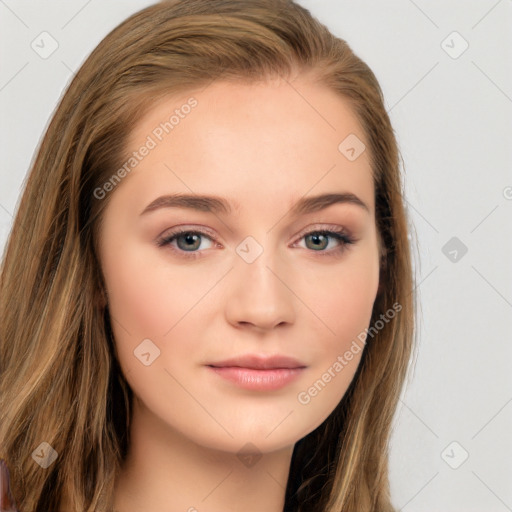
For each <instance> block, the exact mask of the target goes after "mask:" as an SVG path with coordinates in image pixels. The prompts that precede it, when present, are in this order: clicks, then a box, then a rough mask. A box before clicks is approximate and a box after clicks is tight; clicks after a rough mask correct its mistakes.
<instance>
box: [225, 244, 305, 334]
mask: <svg viewBox="0 0 512 512" xmlns="http://www.w3.org/2000/svg"><path fill="white" fill-rule="evenodd" d="M248 261H250V260H245V259H244V258H243V257H238V256H237V257H236V258H235V260H234V268H233V270H232V271H231V272H230V273H229V283H230V284H229V290H228V298H227V302H226V317H227V320H228V322H230V323H231V324H232V325H234V326H235V327H237V328H240V327H242V326H246V327H250V328H252V329H255V330H260V331H268V330H271V329H273V328H274V327H276V326H279V325H286V324H292V323H293V322H294V321H295V300H296V298H295V295H294V294H293V292H292V289H293V283H289V281H291V280H292V272H290V270H289V269H288V270H286V266H285V265H283V264H282V262H281V261H279V260H278V258H276V257H274V253H273V254H271V251H270V250H263V252H262V253H261V254H260V255H259V256H258V257H257V258H256V259H255V260H254V261H252V262H248Z"/></svg>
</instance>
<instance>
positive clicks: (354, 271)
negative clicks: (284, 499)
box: [95, 76, 379, 453]
mask: <svg viewBox="0 0 512 512" xmlns="http://www.w3.org/2000/svg"><path fill="white" fill-rule="evenodd" d="M363 142H364V144H366V141H365V139H364V136H363V132H362V129H361V127H360V125H359V123H358V121H357V119H356V118H355V116H354V114H353V113H352V112H351V110H350V108H349V106H348V104H347V102H346V101H345V100H343V99H340V97H338V96H337V95H335V94H334V93H333V92H331V91H330V90H328V89H326V88H324V86H320V85H315V84H313V83H312V82H310V81H308V80H306V78H305V77H304V76H302V77H301V78H299V79H297V80H295V81H293V82H292V83H289V82H286V81H282V82H272V83H270V82H269V83H267V84H265V85H264V84H258V85H254V84H253V85H245V84H242V83H228V82H222V81H219V82H214V83H213V84H211V85H210V86H209V87H207V88H206V89H205V90H204V91H201V92H197V93H194V94H185V95H182V96H173V97H169V98H166V99H165V101H161V102H160V103H158V104H156V105H155V106H154V108H153V109H152V110H151V111H150V112H148V113H147V114H146V116H145V117H143V118H142V119H139V120H137V123H136V124H135V125H134V126H133V129H132V131H131V136H130V139H129V146H128V148H129V153H130V156H131V157H132V159H131V160H127V165H126V166H125V167H124V171H125V172H123V171H122V170H121V171H117V170H115V169H113V170H112V171H113V174H116V175H117V177H118V178H122V179H121V181H120V182H119V183H118V181H119V180H117V181H114V179H112V180H110V181H109V183H106V184H104V185H103V186H102V188H101V191H100V190H98V189H96V193H95V195H96V196H97V197H98V198H99V199H98V200H102V199H101V197H103V196H105V195H106V194H107V193H108V194H112V197H111V198H110V203H109V205H108V207H107V208H106V210H105V215H104V219H103V221H104V222H103V225H102V228H101V233H100V260H101V266H102V271H103V274H104V277H105V282H106V288H107V295H108V307H109V312H110V315H111V323H112V328H113V332H114V337H115V345H116V350H117V354H118V358H119V361H120V364H121V367H122V370H123V373H124V375H125V377H126V379H127V381H128V382H129V384H130V387H131V388H132V390H133V392H134V395H135V398H136V400H135V404H134V405H135V409H134V411H135V412H134V414H139V415H144V416H145V417H146V419H149V418H150V419H151V420H152V421H157V422H159V424H161V425H164V426H165V427H168V428H169V429H172V430H173V431H174V432H175V433H177V434H180V435H182V436H185V437H186V438H188V439H189V440H191V441H193V442H195V443H197V444H198V445H201V446H205V447H209V448H214V449H221V450H225V451H230V452H238V451H239V450H240V449H241V448H242V447H244V446H245V445H246V444H247V443H249V442H250V443H252V444H253V445H255V446H256V447H257V449H258V450H259V451H261V452H263V453H265V452H269V451H273V450H276V449H279V448H284V447H289V446H292V445H293V444H294V443H296V442H297V441H298V440H299V439H301V438H302V437H304V436H305V435H307V434H308V433H309V432H311V431H313V430H314V429H315V428H316V427H317V426H319V425H320V424H321V423H322V422H323V421H324V420H325V419H326V418H327V416H328V415H329V414H330V413H331V412H332V411H333V409H334V408H335V407H336V405H337V404H338V402H339V401H340V400H341V398H342V397H343V395H344V394H345V392H346V390H347V388H348V386H349V384H350V382H351V380H352V378H353V376H354V373H355V371H356V369H357V365H358V363H359V361H360V358H361V354H362V350H361V347H363V346H364V345H363V343H362V342H361V340H362V339H363V338H362V337H361V333H362V332H364V330H365V328H367V327H368V326H369V322H370V317H371V312H372V307H373V303H374V300H375V298H376V294H377V289H378V284H379V257H378V245H377V231H376V223H375V205H374V186H373V181H372V176H371V169H370V163H369V155H368V151H366V150H365V149H364V146H363V145H362V144H363ZM144 148H145V149H144ZM134 152H135V153H134ZM181 194H183V195H187V196H193V198H195V201H191V200H188V201H187V200H184V199H180V200H179V201H178V199H177V198H178V197H179V196H180V195H181ZM323 194H341V195H342V196H340V197H341V201H338V202H334V203H332V204H330V203H329V201H325V200H324V201H323V202H322V201H316V202H314V203H308V202H306V203H303V202H304V201H309V200H310V199H311V198H313V197H316V196H319V195H323ZM344 194H345V195H346V194H352V195H353V196H343V195H344ZM204 195H207V196H211V197H213V196H215V201H212V200H206V199H205V200H199V196H204ZM165 196H172V197H174V200H173V202H174V204H173V205H171V203H170V202H167V203H166V201H165V199H160V200H159V201H157V202H156V203H154V202H155V200H157V198H161V197H165ZM331 197H333V196H331ZM343 197H345V198H346V197H352V201H344V200H343ZM328 203H329V204H328ZM151 204H153V206H151V207H149V208H148V205H151ZM299 204H302V208H301V209H299V208H298V206H297V205H299ZM308 205H309V206H310V208H308ZM194 206H195V207H194ZM178 228H179V229H182V230H184V231H186V232H187V233H185V234H181V235H176V236H174V237H173V234H175V231H176V230H177V229H178ZM322 230H328V231H334V233H330V234H322V233H319V231H320V232H321V231H322ZM336 231H339V232H341V235H340V238H339V239H337V238H336ZM198 232H199V234H198ZM165 240H166V241H167V243H164V241H165ZM349 242H353V243H349ZM358 337H359V338H358ZM244 355H255V356H259V357H260V358H266V357H269V356H274V355H279V356H286V357H289V358H293V359H294V360H295V364H293V362H292V363H290V364H289V365H288V366H292V367H295V368H296V369H294V370H293V369H288V370H283V369H276V368H278V367H281V368H282V366H283V364H282V363H281V364H280V363H279V362H274V363H273V364H272V362H271V364H270V366H274V367H275V368H274V370H268V369H267V370H261V369H260V370H258V369H252V370H249V369H245V370H244V369H243V368H240V367H243V366H244V365H246V366H251V365H250V363H244V362H241V363H240V362H239V366H240V367H239V368H238V369H236V368H235V369H234V368H233V365H235V364H236V362H235V363H232V362H231V363H224V364H221V363H222V361H224V360H227V359H230V358H234V357H239V356H244ZM212 365H217V368H219V367H222V366H223V369H220V370H219V369H218V370H214V369H213V368H212ZM297 367H301V368H299V369H297ZM232 379H234V380H232Z"/></svg>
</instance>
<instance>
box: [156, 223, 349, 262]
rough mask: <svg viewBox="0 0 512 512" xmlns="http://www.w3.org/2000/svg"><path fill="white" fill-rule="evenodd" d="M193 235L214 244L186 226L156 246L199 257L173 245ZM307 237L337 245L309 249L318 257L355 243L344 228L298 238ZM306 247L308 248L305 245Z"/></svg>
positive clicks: (341, 251)
mask: <svg viewBox="0 0 512 512" xmlns="http://www.w3.org/2000/svg"><path fill="white" fill-rule="evenodd" d="M194 237H205V238H207V239H209V240H210V241H212V242H214V245H215V239H214V238H213V236H212V235H211V234H210V233H208V232H205V231H202V230H199V229H187V228H178V229H175V230H174V231H171V232H170V233H168V234H167V235H166V236H165V237H162V238H160V239H159V240H157V245H158V247H166V248H169V249H171V250H172V251H173V252H175V253H177V254H178V255H179V256H180V257H183V258H192V259H196V258H199V257H201V251H186V250H183V249H180V248H179V247H178V248H177V247H175V246H174V245H173V242H174V241H175V240H178V239H180V238H182V239H184V240H186V241H187V240H188V242H189V243H190V244H194V242H195V241H197V239H195V240H194ZM307 237H314V240H315V243H314V244H317V245H320V246H321V245H323V244H322V242H323V240H324V239H325V240H328V239H331V240H334V241H335V242H336V243H337V244H338V246H337V247H335V248H334V249H330V250H314V249H311V250H310V252H312V253H314V254H315V255H318V256H320V257H325V256H340V255H341V254H342V253H344V252H345V251H346V250H347V249H348V247H349V246H350V245H352V244H355V243H356V242H357V240H356V239H355V238H353V237H352V236H350V235H349V234H347V232H346V231H345V230H344V229H341V228H340V229H315V230H311V231H308V232H307V233H304V234H303V235H302V236H301V237H300V238H299V241H300V240H302V239H304V238H307ZM306 249H308V248H307V247H306Z"/></svg>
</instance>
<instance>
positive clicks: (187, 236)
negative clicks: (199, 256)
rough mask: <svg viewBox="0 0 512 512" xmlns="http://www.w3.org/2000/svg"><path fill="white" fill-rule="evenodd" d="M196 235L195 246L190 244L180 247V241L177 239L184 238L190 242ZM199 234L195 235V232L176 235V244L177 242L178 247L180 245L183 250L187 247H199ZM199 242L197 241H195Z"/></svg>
mask: <svg viewBox="0 0 512 512" xmlns="http://www.w3.org/2000/svg"><path fill="white" fill-rule="evenodd" d="M194 237H196V246H195V247H192V246H190V245H185V246H184V247H180V245H181V244H180V243H179V241H180V240H182V239H185V240H186V241H187V243H189V242H192V243H193V238H194ZM199 237H200V235H195V234H190V233H189V234H184V235H178V236H177V237H176V241H177V244H178V247H180V249H183V250H187V249H198V248H199V245H200V239H199ZM197 242H199V243H197Z"/></svg>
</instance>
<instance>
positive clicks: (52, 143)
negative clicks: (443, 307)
mask: <svg viewBox="0 0 512 512" xmlns="http://www.w3.org/2000/svg"><path fill="white" fill-rule="evenodd" d="M306 71H309V72H312V73H313V74H314V76H315V77H316V78H317V80H318V82H319V83H322V84H325V85H326V86H328V87H329V88H331V89H332V90H334V91H335V92H337V93H338V94H339V95H340V97H342V98H344V99H345V100H346V101H348V103H349V105H350V106H351V107H352V108H353V110H354V112H355V113H356V115H357V117H358V119H359V121H360V122H361V124H362V126H363V129H364V133H365V135H366V139H367V142H368V147H367V149H368V151H369V154H370V157H371V169H372V173H373V178H374V185H375V204H376V221H377V227H378V232H379V237H380V240H381V241H382V244H381V274H380V285H379V291H378V294H377V298H376V300H375V303H374V308H373V312H372V319H371V325H374V323H375V322H378V321H379V319H380V318H382V315H383V314H385V313H386V312H387V311H389V310H390V309H393V304H395V307H396V304H398V305H399V306H400V308H401V309H400V312H399V313H398V314H397V315H396V316H395V318H394V319H393V320H392V321H390V322H387V323H386V324H385V325H383V327H382V328H381V329H379V330H378V332H377V333H376V334H374V335H373V334H372V336H369V337H368V338H367V341H366V346H365V350H364V351H363V354H362V358H361V362H360V364H359V367H358V369H357V372H356V374H355V376H354V379H353V381H352V382H351V385H350V387H349V388H348V390H347V392H346V394H345V395H344V397H343V399H342V400H341V402H340V403H339V404H338V406H337V407H336V409H335V410H334V411H333V412H332V414H331V415H330V416H329V417H328V418H327V419H326V420H325V421H324V422H323V423H322V424H321V425H320V426H319V427H318V428H316V429H315V430H314V431H313V432H311V433H310V434H309V435H307V436H305V437H304V438H303V439H301V440H300V441H298V442H297V443H296V445H295V449H294V452H293V457H292V463H291V468H290V475H289V480H288V485H287V489H286V501H285V511H286V512H291V511H294V512H295V511H306V512H353V511H358V512H370V511H379V512H391V511H393V510H394V508H393V506H392V504H391V498H390V493H389V482H388V442H389V436H390V433H391V425H392V419H393V417H394V413H395V410H396V407H397V404H398V400H399V396H400V391H401V389H402V386H403V384H404V381H405V378H406V375H407V370H408V364H409V361H410V357H411V354H412V350H413V347H414V342H413V340H414V338H415V335H414V324H415V322H414V316H415V315H414V311H415V300H414V294H413V276H412V266H411V256H410V248H409V242H408V232H409V225H408V224H409V223H408V218H407V215H406V209H405V207H404V204H403V185H402V180H401V177H402V176H401V171H400V163H399V151H398V148H397V143H396V140H395V136H394V132H393V129H392V126H391V124H390V120H389V117H388V115H387V112H386V109H385V107H384V100H383V95H382V91H381V88H380V86H379V84H378V82H377V79H376V77H375V75H374V74H373V72H372V71H371V70H370V68H369V67H368V66H367V65H366V64H365V63H364V62H363V61H362V60H361V59H360V58H358V57H357V56H356V55H355V54H354V53H353V51H352V50H351V48H350V47H349V46H348V45H347V43H346V42H345V41H343V40H342V39H340V38H338V37H335V36H334V35H333V34H331V33H330V32H329V30H328V29H327V28H326V27H325V26H324V25H323V24H321V23H320V22H318V21H317V20H316V19H315V18H313V17H312V16H311V14H310V13H309V11H308V10H306V9H305V8H303V7H301V6H299V5H297V4H295V3H294V2H293V1H292V0H274V1H269V0H183V1H164V2H161V3H159V4H155V5H152V6H150V7H148V8H145V9H143V10H141V11H139V12H137V13H135V14H134V15H132V16H131V17H129V18H128V19H127V20H126V21H124V22H123V23H121V24H120V25H119V26H118V27H117V28H115V29H114V30H113V31H112V32H111V33H110V34H108V35H107V36H106V37H105V38H104V39H103V41H102V42H101V43H100V44H99V45H98V46H97V47H96V49H95V50H94V51H93V52H92V54H91V55H90V56H89V57H88V58H87V60H86V61H85V62H84V64H83V65H82V67H81V68H80V70H79V71H78V73H77V74H76V76H75V77H74V79H73V80H72V82H71V83H70V85H69V87H68V89H67V91H66V92H65V94H64V95H63V97H62V100H61V102H60V104H59V106H58V108H57V110H56V112H55V114H54V115H53V118H52V120H51V123H50V125H49V127H48V129H47V131H46V134H45V136H44V138H43V139H42V141H41V144H40V146H39V148H38V151H37V155H36V158H35V160H34V163H33V165H32V168H31V170H30V173H29V175H28V180H27V182H26V186H25V189H24V191H23V194H22V196H21V201H20V202H19V205H18V208H17V212H16V216H15V220H14V224H13V227H12V231H11V233H10V236H9V238H8V241H7V245H6V248H5V251H4V254H3V258H2V267H1V275H0V318H1V323H0V356H1V357H0V376H1V383H0V420H1V421H0V457H2V458H4V459H5V460H6V462H7V465H8V467H9V468H10V471H11V478H12V482H13V494H14V497H15V499H16V501H17V503H18V506H19V508H20V510H21V511H22V512H30V511H44V512H47V511H50V510H51V511H53V510H57V509H58V507H59V504H60V502H61V498H62V493H63V492H64V490H65V492H66V494H67V495H68V496H69V498H70V500H71V503H72V504H73V510H75V511H80V512H82V511H84V512H85V511H87V512H92V511H96V510H102V511H104V510H105V511H110V510H112V504H113V494H114V485H115V481H116V475H117V474H118V471H119V468H120V467H121V464H122V462H123V458H124V457H125V455H126V453H127V447H128V443H129V437H128V436H129V420H130V411H131V400H132V394H131V390H130V388H129V386H128V384H127V382H126V380H125V379H124V377H123V375H122V372H121V370H120V367H119V365H118V362H117V359H116V355H115V349H114V343H113V337H112V330H111V325H110V323H109V322H110V318H109V315H108V306H107V307H105V303H104V295H103V290H104V282H103V277H102V275H101V271H100V266H99V261H98V257H97V254H98V252H97V233H98V225H99V222H101V218H102V212H103V210H104V208H105V207H106V206H107V204H108V200H109V197H110V196H109V195H107V197H106V198H105V199H104V200H101V201H99V200H96V199H95V197H94V190H95V189H96V188H97V187H99V186H101V185H102V184H104V183H105V182H106V181H107V180H108V179H109V178H110V177H111V176H112V173H113V171H114V170H115V169H118V168H119V167H120V166H121V165H122V162H123V161H125V160H126V140H127V137H128V135H129V133H130V127H131V126H133V123H134V122H136V120H137V119H139V118H140V117H141V115H142V114H143V113H144V112H145V111H147V109H148V108H149V106H151V105H152V104H154V102H155V101H157V100H158V99H160V98H164V97H165V96H168V95H169V94H171V93H174V92H183V91H187V90H192V89H198V88H199V87H202V86H207V84H209V83H211V82H212V81H214V80H217V79H225V80H233V81H246V82H255V81H260V80H264V79H265V78H269V77H275V76H280V77H284V78H287V77H290V76H292V74H293V73H297V72H299V73H300V72H306ZM340 142H341V141H340ZM381 323H382V321H381ZM42 442H46V443H48V444H49V445H50V446H51V447H52V448H53V449H54V450H55V451H56V452H57V459H56V461H55V462H54V463H53V464H51V465H50V466H49V467H48V468H47V469H44V470H42V469H41V467H40V466H39V465H38V464H36V463H35V462H34V460H33V457H32V453H33V452H34V450H35V449H36V448H38V447H39V446H40V445H41V443H42Z"/></svg>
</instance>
